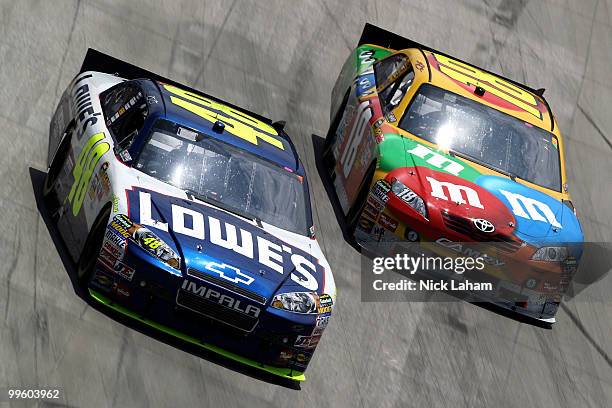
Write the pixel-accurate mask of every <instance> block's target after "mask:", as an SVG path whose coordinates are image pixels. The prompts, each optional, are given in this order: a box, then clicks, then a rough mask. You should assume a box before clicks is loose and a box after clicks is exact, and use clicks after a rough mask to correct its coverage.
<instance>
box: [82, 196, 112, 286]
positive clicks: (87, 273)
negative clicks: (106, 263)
mask: <svg viewBox="0 0 612 408" xmlns="http://www.w3.org/2000/svg"><path fill="white" fill-rule="evenodd" d="M110 213H111V209H110V206H107V207H105V208H104V209H103V210H102V212H101V213H100V215H98V218H96V221H95V222H94V224H93V226H92V227H91V231H90V232H89V235H88V236H87V241H86V242H85V246H84V247H83V251H82V252H81V256H80V257H79V262H78V265H77V280H78V282H79V285H80V286H81V287H83V288H85V287H86V286H87V282H88V281H89V279H90V278H91V276H92V274H93V272H94V269H95V267H96V262H97V260H98V255H99V254H100V250H101V249H102V243H103V242H104V233H105V231H106V225H107V224H108V219H109V218H110Z"/></svg>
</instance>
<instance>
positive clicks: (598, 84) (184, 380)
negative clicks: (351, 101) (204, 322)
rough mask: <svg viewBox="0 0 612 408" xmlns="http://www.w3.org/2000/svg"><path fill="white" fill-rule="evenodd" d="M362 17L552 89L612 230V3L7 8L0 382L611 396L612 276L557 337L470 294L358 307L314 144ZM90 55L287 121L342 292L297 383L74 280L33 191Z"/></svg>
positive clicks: (369, 395) (93, 399)
mask: <svg viewBox="0 0 612 408" xmlns="http://www.w3.org/2000/svg"><path fill="white" fill-rule="evenodd" d="M366 21H369V22H372V23H375V24H377V25H380V26H383V27H385V28H387V29H390V30H392V31H395V32H397V33H399V34H401V35H404V36H407V37H411V38H413V39H415V40H417V41H420V42H422V43H425V44H428V45H430V46H433V47H436V48H438V49H440V50H443V51H446V52H449V53H451V54H453V55H456V56H458V57H461V58H463V59H466V60H468V61H472V62H474V63H476V64H478V65H481V66H483V67H485V68H489V69H491V70H493V71H496V72H500V73H503V74H505V75H506V76H509V77H511V78H513V79H516V80H519V81H524V82H526V83H527V84H529V85H531V86H533V87H545V88H547V92H546V95H547V97H548V100H549V102H550V104H551V106H552V108H553V110H554V111H555V112H556V115H557V119H558V121H559V125H560V128H561V130H562V132H563V134H564V135H565V141H566V150H567V152H568V154H567V160H568V174H569V181H570V191H571V193H572V194H573V198H574V201H575V204H576V206H577V208H578V210H579V215H580V217H581V220H582V225H583V228H584V231H585V234H586V237H587V240H591V241H608V242H610V241H612V232H611V231H612V200H610V196H611V191H612V160H611V158H612V115H611V114H610V113H611V110H610V109H611V108H610V106H612V70H610V66H611V65H612V1H610V0H605V1H604V0H599V1H598V0H581V1H575V2H574V1H572V0H538V1H536V0H531V1H528V0H516V1H496V0H487V1H484V2H480V1H476V0H468V1H452V0H430V1H403V2H396V1H380V2H374V1H359V2H349V1H346V0H343V1H323V0H321V1H285V0H277V1H261V0H260V1H255V0H253V1H218V2H202V1H186V0H179V1H172V2H171V1H167V2H155V3H153V4H149V3H146V2H145V1H142V0H134V1H129V2H125V4H118V3H117V4H114V3H113V2H111V1H106V0H88V1H76V2H75V1H72V0H57V1H53V2H51V1H19V2H14V1H10V0H2V1H0V106H1V108H0V143H1V146H2V150H3V151H2V154H0V180H1V182H0V203H1V204H0V205H1V211H0V225H1V226H2V232H1V234H0V259H1V260H2V261H1V263H0V387H9V386H18V387H22V388H25V387H28V386H29V387H34V386H41V387H42V386H46V387H52V386H59V387H62V389H63V390H62V399H61V400H60V401H57V402H56V403H55V404H56V405H59V406H64V405H65V406H71V407H72V406H74V407H131V406H135V407H157V406H160V407H161V406H178V407H184V406H192V407H195V406H224V407H234V406H249V407H266V408H269V407H287V406H290V407H292V408H297V407H329V406H332V407H370V406H376V407H378V406H380V407H413V406H414V407H417V406H418V407H609V406H612V365H611V360H610V356H611V355H612V340H611V339H612V302H611V301H610V293H611V291H612V277H610V276H609V275H607V276H605V277H604V278H603V279H601V280H600V281H599V282H597V284H595V285H592V286H590V287H589V288H588V289H586V290H584V291H583V292H581V293H580V294H579V295H578V296H576V297H575V298H573V299H572V300H570V301H569V302H566V303H565V306H564V307H563V309H561V310H560V312H559V313H558V315H557V324H556V325H555V326H554V328H553V329H552V330H544V329H541V328H537V327H533V326H531V325H527V324H524V323H519V322H517V321H514V320H511V319H508V318H505V317H502V316H499V315H497V314H495V313H492V312H491V311H488V310H485V309H482V308H480V307H476V306H474V305H470V304H465V303H436V304H433V303H427V304H425V303H401V304H399V303H395V304H391V303H362V302H361V301H360V269H359V254H358V253H357V252H356V251H355V250H354V249H353V248H351V247H350V246H349V245H348V244H347V243H346V242H345V240H344V239H343V235H342V232H341V229H340V227H339V222H338V220H337V219H336V216H335V215H334V211H333V209H332V204H330V200H329V198H328V195H327V194H326V192H325V189H324V184H323V183H322V181H321V179H320V177H319V174H318V172H317V166H316V161H315V147H314V146H315V145H316V144H317V141H320V139H319V138H318V136H322V135H325V133H326V131H327V127H328V124H329V103H330V92H331V88H332V86H333V83H334V81H335V79H336V76H337V74H338V72H339V70H340V68H341V65H342V63H343V62H344V60H345V58H346V57H347V55H348V53H349V50H350V49H351V48H353V47H354V45H355V44H356V42H357V39H358V38H359V35H360V33H361V29H362V27H363V24H364V22H366ZM87 47H94V48H97V49H99V50H101V51H104V52H107V53H110V54H112V55H114V56H116V57H118V58H121V59H125V60H127V61H130V62H132V63H134V64H137V65H141V66H143V67H144V68H147V69H149V70H151V71H155V72H158V73H160V74H162V75H166V76H168V77H171V78H174V79H176V80H178V81H183V82H185V83H187V84H189V85H192V86H195V87H197V88H200V89H202V90H205V91H207V92H208V93H211V94H213V95H216V96H218V97H220V98H223V99H226V100H228V101H231V102H233V103H235V104H238V105H242V106H245V107H246V108H249V109H251V110H253V111H256V112H260V113H262V114H264V115H267V116H269V117H271V118H273V119H275V120H280V119H284V120H286V121H287V123H288V125H287V130H288V133H289V134H290V135H291V136H292V138H293V140H294V141H295V143H296V145H297V148H298V150H299V152H300V154H301V157H302V160H303V161H304V163H305V165H306V168H307V170H308V173H309V175H310V183H311V190H312V198H313V202H314V214H315V222H316V224H317V232H318V236H319V239H320V241H321V244H322V246H323V248H324V251H325V253H326V254H327V257H328V260H329V262H330V264H331V265H332V268H333V269H334V272H335V277H336V283H337V286H338V291H339V301H338V307H337V309H336V314H335V315H334V318H333V322H332V323H331V324H330V326H329V327H328V329H327V330H326V333H325V336H323V340H322V342H321V344H320V345H319V347H318V349H317V353H316V355H315V357H314V360H313V361H312V363H311V365H310V368H309V370H308V372H307V377H308V378H307V381H306V382H305V383H304V384H303V385H302V389H301V390H294V389H291V388H288V387H286V386H285V385H283V384H281V385H278V384H274V383H272V382H270V381H266V379H265V378H263V379H262V378H256V376H253V375H252V373H250V372H248V371H247V372H246V373H243V372H241V370H240V369H239V368H238V367H233V366H232V365H231V364H229V363H227V362H225V361H220V360H219V359H215V358H214V357H212V356H201V355H194V354H193V353H192V352H191V351H192V350H190V349H189V348H188V347H183V346H182V345H180V344H172V342H171V341H170V340H169V339H164V338H161V337H159V336H158V337H152V336H151V335H150V334H148V333H144V334H143V333H142V331H143V330H141V329H139V328H138V327H126V325H125V324H123V323H125V322H123V321H122V320H121V319H117V318H113V316H109V315H108V314H104V313H101V312H100V311H99V310H97V309H96V308H94V307H92V306H91V305H88V304H87V303H86V302H85V301H84V300H83V299H82V298H81V297H79V295H78V293H76V292H75V290H74V288H73V285H72V283H71V273H72V272H71V267H70V265H67V264H66V263H65V262H64V261H63V260H62V256H61V255H60V254H61V253H62V250H61V243H59V242H58V241H57V239H56V238H57V237H54V234H53V231H52V229H50V228H49V225H48V223H47V222H46V219H45V216H44V211H41V210H39V208H38V202H37V195H38V191H37V189H39V188H40V183H41V181H42V178H43V177H44V173H43V172H44V171H45V170H46V166H45V159H46V158H45V156H46V152H47V140H48V136H47V129H48V124H49V119H50V116H51V113H52V110H53V109H54V107H55V105H56V103H57V101H58V98H59V95H60V94H61V92H62V91H63V90H64V88H65V87H66V85H67V84H68V82H69V81H70V80H71V78H72V77H73V75H74V74H75V73H76V72H77V71H78V69H79V66H80V63H81V61H82V58H83V56H84V54H85V51H86V49H87ZM313 135H314V136H313ZM167 343H171V344H170V345H169V344H167ZM3 399H5V397H3V396H2V397H0V400H3ZM8 405H9V403H7V402H0V406H8ZM12 405H14V406H27V405H34V404H33V403H13V404H12ZM44 405H45V404H40V406H44Z"/></svg>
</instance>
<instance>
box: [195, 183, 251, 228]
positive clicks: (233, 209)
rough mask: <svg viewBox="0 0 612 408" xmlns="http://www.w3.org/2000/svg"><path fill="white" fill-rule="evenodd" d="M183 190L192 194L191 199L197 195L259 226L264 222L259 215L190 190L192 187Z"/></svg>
mask: <svg viewBox="0 0 612 408" xmlns="http://www.w3.org/2000/svg"><path fill="white" fill-rule="evenodd" d="M183 190H184V191H185V194H187V197H189V196H191V197H190V199H193V197H195V198H197V199H198V200H200V201H204V202H206V203H208V204H212V205H214V206H216V207H219V208H222V209H224V210H225V211H227V212H230V213H232V214H234V215H237V216H239V217H241V218H245V219H247V220H249V221H253V222H255V223H257V225H258V226H259V227H262V226H263V225H262V223H261V220H260V219H259V218H258V217H255V216H254V215H251V214H247V213H245V212H243V211H240V210H239V209H237V208H236V207H232V206H231V205H227V204H225V203H223V202H221V201H219V200H217V199H214V198H212V197H210V196H207V195H205V194H200V193H197V192H195V191H193V190H190V189H183Z"/></svg>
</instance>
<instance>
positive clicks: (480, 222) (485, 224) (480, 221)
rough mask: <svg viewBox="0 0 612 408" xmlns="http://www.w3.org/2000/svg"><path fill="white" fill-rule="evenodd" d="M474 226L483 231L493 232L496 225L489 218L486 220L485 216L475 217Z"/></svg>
mask: <svg viewBox="0 0 612 408" xmlns="http://www.w3.org/2000/svg"><path fill="white" fill-rule="evenodd" d="M472 223H474V226H475V227H476V228H478V229H479V230H480V231H482V232H487V233H491V232H493V231H495V226H494V225H493V223H492V222H491V221H489V220H485V219H484V218H475V219H473V220H472Z"/></svg>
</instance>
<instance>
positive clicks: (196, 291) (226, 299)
mask: <svg viewBox="0 0 612 408" xmlns="http://www.w3.org/2000/svg"><path fill="white" fill-rule="evenodd" d="M181 288H182V289H183V290H184V291H186V292H188V293H191V294H193V295H196V296H199V297H201V298H203V299H206V300H208V301H210V302H213V303H217V304H219V305H222V306H225V307H227V308H229V309H233V310H235V311H237V312H239V313H242V314H244V315H246V316H250V317H253V318H257V317H259V313H260V312H261V309H260V308H258V307H257V306H253V305H249V304H246V305H242V303H241V302H240V300H239V299H235V298H233V297H231V296H229V295H225V294H222V293H220V292H218V291H216V290H214V289H211V288H208V287H206V286H204V285H199V284H197V283H196V282H192V281H190V280H187V279H185V280H184V281H183V285H182V286H181ZM177 302H178V301H177Z"/></svg>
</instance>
